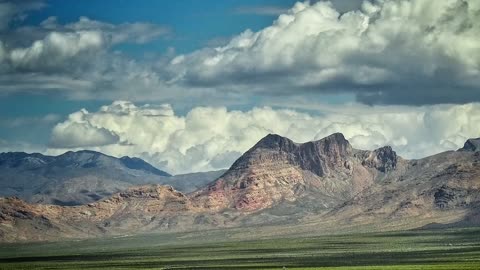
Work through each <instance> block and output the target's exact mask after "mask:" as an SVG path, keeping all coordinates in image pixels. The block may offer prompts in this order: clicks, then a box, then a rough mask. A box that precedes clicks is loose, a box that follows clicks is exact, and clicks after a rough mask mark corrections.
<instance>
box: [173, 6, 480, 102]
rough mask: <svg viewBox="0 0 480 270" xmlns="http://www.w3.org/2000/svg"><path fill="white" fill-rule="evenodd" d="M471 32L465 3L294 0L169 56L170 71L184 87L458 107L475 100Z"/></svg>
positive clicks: (477, 48)
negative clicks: (270, 17)
mask: <svg viewBox="0 0 480 270" xmlns="http://www.w3.org/2000/svg"><path fill="white" fill-rule="evenodd" d="M340 2H341V1H340ZM338 4H341V3H337V5H338ZM479 35H480V2H478V1H473V0H445V1H422V0H377V1H373V0H372V1H364V2H363V3H362V5H361V8H360V9H359V10H353V11H349V12H345V13H340V12H339V11H337V10H336V9H335V7H334V6H333V5H332V4H331V3H330V2H325V1H321V2H317V3H315V4H310V3H309V2H304V3H301V2H299V3H297V4H295V6H294V7H293V8H292V9H290V10H289V11H288V12H287V13H286V14H282V15H280V16H279V17H278V19H277V20H276V21H275V22H274V23H273V25H271V26H269V27H267V28H265V29H262V30H260V31H258V32H253V31H250V30H246V31H245V32H243V33H242V34H240V35H238V36H236V37H234V38H232V40H231V41H230V42H229V43H228V44H227V45H225V46H222V47H217V48H206V49H203V50H199V51H196V52H193V53H191V54H187V55H180V56H177V57H176V58H174V59H173V60H172V62H171V65H170V66H169V68H170V73H172V74H176V77H175V79H176V82H177V83H183V84H186V85H187V86H190V87H195V86H202V87H205V86H207V87H219V88H222V89H229V90H235V91H258V92H262V93H267V94H278V93H281V94H298V93H299V92H302V91H311V92H320V93H339V92H349V93H354V94H355V95H356V96H357V99H358V100H359V101H361V102H364V103H369V104H378V103H388V104H390V103H394V104H434V103H466V102H470V101H479V100H480V92H479V90H478V89H479V86H480V79H479V78H480V39H478V36H479ZM178 74H180V75H178ZM412 95H413V96H415V99H413V98H412Z"/></svg>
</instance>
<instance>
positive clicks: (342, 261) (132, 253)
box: [0, 228, 480, 270]
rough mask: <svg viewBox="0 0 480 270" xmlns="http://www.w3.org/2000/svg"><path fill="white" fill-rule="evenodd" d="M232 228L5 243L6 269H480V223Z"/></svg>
mask: <svg viewBox="0 0 480 270" xmlns="http://www.w3.org/2000/svg"><path fill="white" fill-rule="evenodd" d="M219 234H222V233H221V232H219ZM227 234H228V232H224V234H223V239H224V240H221V239H222V237H218V238H217V239H215V238H213V239H209V237H199V238H198V239H195V238H192V236H188V235H174V236H172V235H161V234H159V235H141V236H126V237H120V238H105V239H97V240H81V241H64V242H51V243H35V244H1V245H0V269H472V270H473V269H480V228H465V229H442V230H414V231H400V232H387V233H362V234H348V235H330V236H316V237H308V238H306V237H305V238H302V237H296V238H283V239H266V240H254V241H252V240H249V241H244V240H231V238H230V240H229V241H225V239H228V238H229V237H228V235H227Z"/></svg>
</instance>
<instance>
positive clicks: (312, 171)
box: [0, 133, 480, 242]
mask: <svg viewBox="0 0 480 270" xmlns="http://www.w3.org/2000/svg"><path fill="white" fill-rule="evenodd" d="M479 145H480V139H470V140H468V141H467V142H466V143H465V146H464V147H463V148H462V149H459V150H458V151H448V152H444V153H440V154H437V155H433V156H430V157H426V158H422V159H417V160H406V159H404V158H402V157H400V156H398V155H397V154H396V153H395V151H394V150H393V149H392V148H391V147H389V146H386V147H382V148H379V149H376V150H373V151H367V150H359V149H355V148H353V147H352V146H351V145H350V143H349V142H348V141H347V140H346V139H345V137H344V136H343V135H342V134H340V133H335V134H332V135H330V136H328V137H326V138H323V139H321V140H318V141H313V142H307V143H302V144H300V143H295V142H293V141H291V140H290V139H288V138H285V137H282V136H279V135H274V134H270V135H267V136H266V137H264V138H263V139H261V140H260V141H259V142H258V143H257V144H255V145H254V146H253V147H252V148H251V149H250V150H248V151H247V152H246V153H244V154H243V155H242V156H241V157H240V158H239V159H238V160H236V161H235V162H234V164H233V165H232V166H231V167H230V168H229V169H228V170H227V171H225V172H224V173H223V174H222V175H220V176H219V177H218V178H216V180H214V181H212V182H209V183H204V185H203V186H199V188H198V189H196V190H193V191H191V192H184V193H182V192H180V191H177V190H176V189H175V188H174V187H172V186H164V185H159V184H155V185H143V186H133V185H132V186H131V187H129V188H128V189H126V190H123V191H120V192H118V193H115V194H113V195H111V196H108V197H104V198H102V199H100V200H98V201H95V202H91V203H88V204H83V205H77V206H62V205H48V204H38V203H33V204H32V203H28V202H26V201H24V200H22V199H20V198H16V197H9V198H3V199H0V239H1V240H2V241H10V242H13V241H35V240H54V239H62V238H84V237H98V236H108V235H124V234H131V233H134V232H135V233H141V232H162V231H166V232H189V231H198V230H205V229H235V228H255V234H256V235H257V234H269V235H271V234H281V235H286V234H298V233H302V234H306V233H325V232H330V231H335V232H342V231H349V230H355V231H359V230H375V231H377V230H392V229H397V228H403V229H404V228H419V227H425V226H427V227H428V226H437V227H438V226H469V225H478V224H480V147H479ZM120 160H121V159H120ZM33 163H34V162H33ZM0 164H1V163H0ZM87 164H89V163H87ZM135 164H136V165H134V166H133V167H135V168H136V169H135V170H137V169H138V168H141V169H142V173H145V174H147V173H149V175H157V174H156V173H159V172H158V171H156V170H153V169H152V168H150V167H148V166H147V167H145V166H137V165H138V164H141V163H138V164H137V163H135ZM2 166H3V165H2ZM87 167H88V166H87ZM125 167H126V168H128V169H132V168H129V167H128V166H127V165H125V164H124V165H123V167H121V168H122V170H127V169H125ZM130 167H132V166H130ZM147 168H150V169H147ZM159 176H160V175H159ZM161 177H167V176H161ZM184 184H185V183H184Z"/></svg>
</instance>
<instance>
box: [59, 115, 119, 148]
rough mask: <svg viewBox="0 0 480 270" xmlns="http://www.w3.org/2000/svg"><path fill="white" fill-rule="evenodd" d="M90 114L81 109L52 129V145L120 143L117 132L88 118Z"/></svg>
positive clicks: (80, 145) (73, 146) (87, 145)
mask: <svg viewBox="0 0 480 270" xmlns="http://www.w3.org/2000/svg"><path fill="white" fill-rule="evenodd" d="M88 114H89V113H88V111H87V110H80V111H79V112H76V113H72V114H70V116H69V117H68V120H67V121H66V122H64V123H60V124H57V125H56V126H55V127H54V128H53V131H52V137H51V144H50V146H51V147H63V148H77V147H94V146H104V145H110V144H116V143H119V137H118V135H117V134H115V132H113V131H111V130H108V129H106V128H104V127H101V126H97V125H94V124H92V123H91V122H90V121H88V120H86V119H85V116H86V115H88Z"/></svg>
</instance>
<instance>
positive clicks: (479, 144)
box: [461, 138, 480, 152]
mask: <svg viewBox="0 0 480 270" xmlns="http://www.w3.org/2000/svg"><path fill="white" fill-rule="evenodd" d="M461 150H464V151H471V152H479V151H480V138H476V139H468V140H467V141H466V142H465V145H464V146H463V148H462V149H461Z"/></svg>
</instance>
